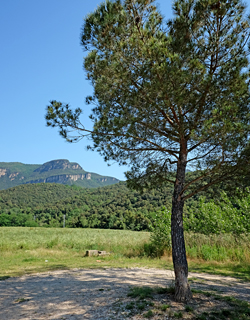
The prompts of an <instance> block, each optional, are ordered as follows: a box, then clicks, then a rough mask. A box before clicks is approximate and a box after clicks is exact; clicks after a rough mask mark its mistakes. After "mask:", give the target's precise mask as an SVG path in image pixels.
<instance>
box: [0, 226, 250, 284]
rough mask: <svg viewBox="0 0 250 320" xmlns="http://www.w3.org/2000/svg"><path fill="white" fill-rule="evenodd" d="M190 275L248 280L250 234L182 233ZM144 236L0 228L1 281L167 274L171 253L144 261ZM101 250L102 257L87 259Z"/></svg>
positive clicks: (103, 231)
mask: <svg viewBox="0 0 250 320" xmlns="http://www.w3.org/2000/svg"><path fill="white" fill-rule="evenodd" d="M185 239H186V249H187V256H188V262H189V271H192V272H208V273H214V274H223V275H231V276H236V277H240V278H242V279H244V280H248V281H249V280H250V235H238V236H233V235H231V234H218V235H216V234H213V235H203V234H198V233H191V232H188V233H186V234H185ZM149 241H150V233H149V232H142V231H140V232H137V231H128V230H108V229H82V228H81V229H77V228H74V229H70V228H65V229H62V228H33V227H1V228H0V279H5V278H7V277H11V276H20V275H23V274H27V273H34V272H43V271H49V270H56V269H70V268H108V267H116V268H129V267H147V268H163V269H164V268H165V269H172V261H171V252H170V251H167V252H165V254H164V256H163V257H161V258H152V257H150V256H148V253H147V247H148V243H149ZM86 250H104V251H107V252H109V253H110V254H109V255H107V256H104V257H86V256H85V253H86Z"/></svg>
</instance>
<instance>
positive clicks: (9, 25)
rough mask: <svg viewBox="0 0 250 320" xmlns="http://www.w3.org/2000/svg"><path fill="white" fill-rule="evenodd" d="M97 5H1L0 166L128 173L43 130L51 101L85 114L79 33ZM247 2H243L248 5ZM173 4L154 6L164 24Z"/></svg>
mask: <svg viewBox="0 0 250 320" xmlns="http://www.w3.org/2000/svg"><path fill="white" fill-rule="evenodd" d="M100 2H101V1H99V0H91V1H87V0H73V1H70V0H40V1H39V0H35V1H34V0H21V1H20V0H10V1H1V2H0V39H1V50H0V92H1V99H0V108H1V117H0V136H1V157H0V162H22V163H28V164H42V163H44V162H47V161H50V160H54V159H68V160H70V161H72V162H78V163H79V164H80V165H81V166H82V167H83V169H84V170H86V171H90V172H96V173H99V174H102V175H109V176H114V177H116V178H118V179H121V180H124V179H125V177H124V174H123V172H124V171H126V170H127V169H128V168H127V167H119V166H118V165H117V164H115V163H114V164H112V165H111V166H110V167H108V166H107V163H105V162H104V160H103V158H102V157H101V156H100V155H99V154H98V153H97V152H91V151H87V150H86V145H87V144H88V143H89V142H88V141H87V140H82V141H81V142H79V143H77V144H69V143H66V142H65V141H64V140H63V139H62V138H61V137H60V136H59V135H58V133H57V130H56V129H52V128H48V127H46V125H45V119H44V115H45V107H46V105H48V104H49V101H50V100H52V99H53V100H59V101H62V102H65V103H69V104H70V105H71V106H72V107H80V108H82V109H83V110H84V121H83V122H84V124H85V126H86V128H91V126H92V123H91V122H90V120H89V119H88V116H89V114H90V111H91V107H89V106H86V104H85V97H86V96H87V95H89V94H91V92H92V87H91V86H90V84H89V82H88V81H87V80H86V79H85V73H84V71H83V68H82V63H83V55H84V53H83V51H82V48H81V46H80V30H81V26H82V23H83V18H84V17H85V16H86V15H87V14H88V13H89V12H92V11H93V10H94V9H95V8H96V7H97V5H98V4H99V3H100ZM249 2H250V0H248V1H247V3H248V4H249ZM171 3H172V1H167V0H158V4H159V8H160V10H161V11H162V13H163V14H164V15H165V17H166V18H170V17H171V16H172V9H171Z"/></svg>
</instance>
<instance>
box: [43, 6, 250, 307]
mask: <svg viewBox="0 0 250 320" xmlns="http://www.w3.org/2000/svg"><path fill="white" fill-rule="evenodd" d="M173 10H174V18H173V19H172V20H170V21H168V22H167V23H166V22H164V19H163V16H162V15H161V14H160V13H159V11H158V10H157V8H156V6H155V1H154V0H113V1H109V0H108V1H106V2H105V3H102V4H101V5H100V6H99V7H98V8H97V9H96V11H94V12H93V13H91V14H89V15H88V16H87V17H86V18H85V21H84V25H83V28H82V34H81V43H82V46H83V48H84V49H85V50H86V51H88V55H87V56H86V58H85V59H84V68H85V70H86V73H87V78H88V79H89V80H90V81H91V83H92V85H93V88H94V94H93V96H90V97H87V103H93V104H95V107H94V109H93V110H92V115H91V119H92V120H93V122H94V127H93V129H91V130H87V129H86V128H85V127H84V126H83V125H82V124H81V121H80V115H81V110H80V109H76V110H72V109H71V108H70V107H69V105H64V104H62V103H61V102H57V101H51V104H50V105H49V106H48V107H47V114H46V119H47V125H49V126H57V127H59V128H60V134H61V135H62V136H63V137H64V138H65V139H67V140H68V141H70V142H73V141H77V140H78V139H80V138H82V137H83V136H84V135H86V134H91V136H92V139H93V142H94V144H93V149H96V150H97V151H98V152H100V153H101V154H102V155H103V156H104V159H105V160H106V161H109V160H115V161H117V162H118V163H119V164H121V165H125V164H126V165H129V166H130V168H131V169H130V171H129V172H127V173H126V176H127V179H128V185H129V186H130V187H132V188H137V189H141V190H142V189H143V188H153V187H158V186H160V185H162V184H164V183H165V182H171V183H172V184H173V198H172V199H173V200H172V218H171V237H172V256H173V264H174V271H175V298H176V300H177V301H188V300H189V299H190V298H191V297H192V294H191V290H190V287H189V284H188V280H187V277H188V265H187V259H186V251H185V242H184V234H183V206H184V201H185V200H186V199H188V198H189V197H191V196H193V195H194V194H196V193H197V192H199V191H201V190H205V189H207V188H208V187H209V186H211V185H213V184H215V183H223V181H226V180H229V179H232V178H233V177H235V176H242V175H244V174H246V173H247V171H249V170H250V169H249V168H250V166H249V162H250V161H249V153H250V147H249V133H250V122H249V120H250V114H249V102H250V94H249V61H248V44H249V30H250V29H249V25H250V23H249V18H248V17H246V15H245V6H244V5H243V3H242V2H241V1H240V0H222V1H218V0H176V1H174V4H173ZM72 129H74V130H75V131H76V133H75V136H73V137H72V136H70V131H71V130H72ZM187 168H190V169H195V170H197V176H196V178H195V179H193V180H190V179H188V177H187V176H186V169H187Z"/></svg>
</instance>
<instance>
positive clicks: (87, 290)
mask: <svg viewBox="0 0 250 320" xmlns="http://www.w3.org/2000/svg"><path fill="white" fill-rule="evenodd" d="M189 277H190V278H191V287H192V288H195V289H201V290H204V291H215V292H217V293H219V294H222V295H223V294H224V295H227V296H234V297H236V298H238V299H241V300H246V301H249V302H250V283H247V282H242V281H240V280H238V279H234V278H231V277H223V276H217V275H208V274H199V273H190V274H189ZM173 283H174V274H173V271H169V270H159V269H144V268H131V269H112V268H107V269H86V270H85V269H73V270H66V271H65V270H63V271H53V272H46V273H39V274H32V275H25V276H22V277H17V278H9V279H6V280H3V281H0V319H1V320H20V319H22V320H28V319H33V320H40V319H64V320H80V319H92V320H101V319H145V318H143V315H142V314H137V315H131V313H130V314H129V313H128V312H127V311H126V310H124V308H122V307H121V306H122V305H123V306H124V305H126V303H127V304H128V303H129V302H131V301H132V300H131V298H129V297H128V296H127V294H128V292H129V290H130V288H131V287H133V286H137V287H138V286H139V287H143V286H148V287H167V286H171V285H173ZM155 299H157V300H158V302H159V303H164V301H165V300H166V298H164V297H163V296H162V295H161V297H156V298H155ZM164 299H165V300H164ZM201 300H202V299H200V303H201V305H200V307H202V303H204V304H208V303H210V304H211V300H210V301H208V299H206V301H205V300H204V299H203V300H204V301H203V302H202V301H201ZM165 303H166V301H165ZM215 307H216V306H215ZM173 308H174V305H173ZM176 308H180V305H176ZM176 310H177V309H176ZM154 319H172V318H171V317H170V316H167V314H163V315H162V316H158V318H156V317H155V318H154ZM190 319H191V318H190Z"/></svg>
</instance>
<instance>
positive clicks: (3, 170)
mask: <svg viewBox="0 0 250 320" xmlns="http://www.w3.org/2000/svg"><path fill="white" fill-rule="evenodd" d="M6 171H7V170H6V169H0V177H2V176H5V175H6Z"/></svg>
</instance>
